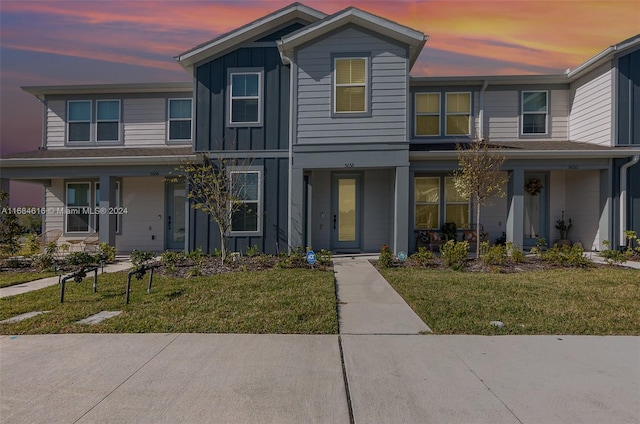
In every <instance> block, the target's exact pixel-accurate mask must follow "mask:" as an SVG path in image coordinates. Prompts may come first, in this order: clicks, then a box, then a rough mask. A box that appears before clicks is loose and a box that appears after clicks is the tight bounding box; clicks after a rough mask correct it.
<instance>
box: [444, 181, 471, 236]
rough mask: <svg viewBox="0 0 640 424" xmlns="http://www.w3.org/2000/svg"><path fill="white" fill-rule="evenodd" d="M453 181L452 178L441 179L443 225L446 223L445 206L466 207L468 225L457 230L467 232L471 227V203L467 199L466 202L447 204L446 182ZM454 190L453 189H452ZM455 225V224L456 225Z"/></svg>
mask: <svg viewBox="0 0 640 424" xmlns="http://www.w3.org/2000/svg"><path fill="white" fill-rule="evenodd" d="M450 179H453V177H444V179H443V187H442V190H443V193H444V196H442V199H444V201H443V204H444V215H443V218H444V220H443V223H444V222H447V206H449V205H467V206H468V208H467V224H469V226H467V227H458V230H467V229H469V228H470V227H471V202H470V201H469V199H467V200H466V201H458V202H447V180H450ZM454 190H455V189H454ZM456 225H457V224H456Z"/></svg>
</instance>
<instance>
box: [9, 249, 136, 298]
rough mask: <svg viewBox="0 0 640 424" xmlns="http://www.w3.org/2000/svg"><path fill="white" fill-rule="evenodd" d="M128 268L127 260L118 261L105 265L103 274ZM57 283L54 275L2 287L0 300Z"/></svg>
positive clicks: (129, 266)
mask: <svg viewBox="0 0 640 424" xmlns="http://www.w3.org/2000/svg"><path fill="white" fill-rule="evenodd" d="M129 268H131V262H130V261H129V259H119V260H117V261H116V262H115V263H113V264H109V265H105V267H104V272H118V271H125V270H127V269H129ZM101 272H102V271H100V270H99V271H98V273H99V274H100V273H101ZM99 274H98V275H99ZM92 275H93V274H92ZM58 281H59V277H58V276H57V275H56V276H55V277H49V278H42V279H40V280H34V281H29V282H28V283H22V284H16V285H15V286H9V287H3V288H0V299H1V298H3V297H9V296H15V295H17V294H22V293H26V292H30V291H34V290H40V289H43V288H45V287H49V286H55V285H56V284H58Z"/></svg>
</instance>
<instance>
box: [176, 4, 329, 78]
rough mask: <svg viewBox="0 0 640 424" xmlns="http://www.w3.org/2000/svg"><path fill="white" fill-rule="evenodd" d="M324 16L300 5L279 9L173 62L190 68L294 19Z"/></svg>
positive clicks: (189, 51)
mask: <svg viewBox="0 0 640 424" xmlns="http://www.w3.org/2000/svg"><path fill="white" fill-rule="evenodd" d="M325 16H326V15H325V14H324V13H322V12H319V11H317V10H315V9H312V8H310V7H307V6H304V5H302V4H299V3H298V4H294V5H293V6H292V7H287V8H285V9H281V10H280V11H277V12H274V13H272V14H270V15H267V16H265V17H263V18H260V19H258V20H257V21H254V22H252V23H250V24H248V25H245V26H243V27H240V28H239V29H237V30H235V31H232V32H230V33H228V34H226V35H223V36H221V37H220V38H215V39H213V40H212V41H210V42H208V43H205V44H203V45H201V46H199V47H195V48H193V49H191V50H188V51H186V52H184V53H182V54H180V55H178V56H176V57H175V60H177V61H178V62H180V64H181V65H182V66H183V67H185V68H190V67H191V66H193V65H194V64H195V63H197V62H200V61H202V60H204V59H206V58H207V57H210V56H214V55H216V54H217V53H219V52H222V51H227V50H228V49H230V48H232V47H234V46H236V45H239V44H242V43H245V42H247V41H249V40H251V39H252V38H254V37H257V36H259V35H260V34H263V33H264V32H266V31H269V30H270V29H274V28H276V27H277V26H279V25H281V24H283V23H285V22H287V21H289V20H291V19H295V18H301V19H305V20H309V21H314V20H320V19H322V18H324V17H325Z"/></svg>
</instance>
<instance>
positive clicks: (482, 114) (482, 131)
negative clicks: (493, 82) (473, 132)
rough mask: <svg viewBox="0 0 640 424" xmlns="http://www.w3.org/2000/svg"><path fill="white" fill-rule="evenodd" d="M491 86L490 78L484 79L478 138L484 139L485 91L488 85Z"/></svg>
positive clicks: (481, 91) (481, 92) (481, 90)
mask: <svg viewBox="0 0 640 424" xmlns="http://www.w3.org/2000/svg"><path fill="white" fill-rule="evenodd" d="M488 86H489V80H484V83H483V84H482V88H481V89H480V105H479V106H478V107H479V108H480V111H479V112H478V120H479V121H480V122H479V123H478V133H479V134H478V137H477V138H478V140H484V92H485V91H487V87H488Z"/></svg>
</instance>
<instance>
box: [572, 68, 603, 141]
mask: <svg viewBox="0 0 640 424" xmlns="http://www.w3.org/2000/svg"><path fill="white" fill-rule="evenodd" d="M612 74H613V71H612V69H611V64H605V65H603V66H601V67H600V68H598V69H596V70H594V71H593V72H591V73H589V74H587V75H585V76H584V77H582V78H580V79H578V80H577V81H576V82H574V83H573V84H571V89H570V96H571V108H570V113H569V122H570V126H569V138H570V139H571V140H574V141H582V142H585V143H593V144H599V145H610V144H611V140H612V134H611V120H612V98H611V96H612Z"/></svg>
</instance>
